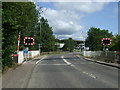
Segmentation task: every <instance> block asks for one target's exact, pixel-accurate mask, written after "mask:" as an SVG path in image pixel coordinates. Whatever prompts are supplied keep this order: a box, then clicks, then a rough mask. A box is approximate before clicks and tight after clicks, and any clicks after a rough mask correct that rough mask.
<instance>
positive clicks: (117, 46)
mask: <svg viewBox="0 0 120 90" xmlns="http://www.w3.org/2000/svg"><path fill="white" fill-rule="evenodd" d="M110 50H113V51H120V35H116V36H115V37H113V39H112V46H111V48H110Z"/></svg>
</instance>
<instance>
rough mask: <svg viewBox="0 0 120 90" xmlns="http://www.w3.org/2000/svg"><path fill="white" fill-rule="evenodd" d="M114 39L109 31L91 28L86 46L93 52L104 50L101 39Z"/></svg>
mask: <svg viewBox="0 0 120 90" xmlns="http://www.w3.org/2000/svg"><path fill="white" fill-rule="evenodd" d="M112 37H113V35H112V33H109V32H108V30H101V29H99V28H95V27H91V28H90V29H89V31H88V37H87V40H86V46H88V47H90V50H92V51H99V50H102V48H103V46H102V44H101V39H102V38H112Z"/></svg>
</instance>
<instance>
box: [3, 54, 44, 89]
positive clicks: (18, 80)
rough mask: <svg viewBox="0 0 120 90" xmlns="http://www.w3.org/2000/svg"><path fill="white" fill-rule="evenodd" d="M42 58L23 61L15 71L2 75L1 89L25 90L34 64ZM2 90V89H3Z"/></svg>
mask: <svg viewBox="0 0 120 90" xmlns="http://www.w3.org/2000/svg"><path fill="white" fill-rule="evenodd" d="M43 57H45V55H44V56H39V57H37V58H34V59H33V60H29V61H24V62H23V64H22V65H20V66H18V67H17V68H16V69H15V70H9V71H7V72H5V73H4V74H3V75H2V88H26V87H27V84H28V82H29V79H30V77H31V74H32V71H33V70H34V67H35V66H36V62H37V61H38V60H40V59H42V58H43ZM3 90H4V89H3Z"/></svg>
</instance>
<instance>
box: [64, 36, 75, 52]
mask: <svg viewBox="0 0 120 90" xmlns="http://www.w3.org/2000/svg"><path fill="white" fill-rule="evenodd" d="M74 48H75V41H74V40H73V39H72V38H69V39H67V40H66V41H65V45H64V47H63V50H64V51H70V52H72V51H73V49H74Z"/></svg>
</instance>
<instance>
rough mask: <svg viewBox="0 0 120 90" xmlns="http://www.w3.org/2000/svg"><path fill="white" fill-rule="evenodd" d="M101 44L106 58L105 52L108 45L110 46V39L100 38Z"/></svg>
mask: <svg viewBox="0 0 120 90" xmlns="http://www.w3.org/2000/svg"><path fill="white" fill-rule="evenodd" d="M101 42H102V45H103V51H104V52H105V56H106V57H107V51H108V50H109V49H108V45H111V44H112V39H111V38H102V40H101ZM106 47H107V48H106Z"/></svg>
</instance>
